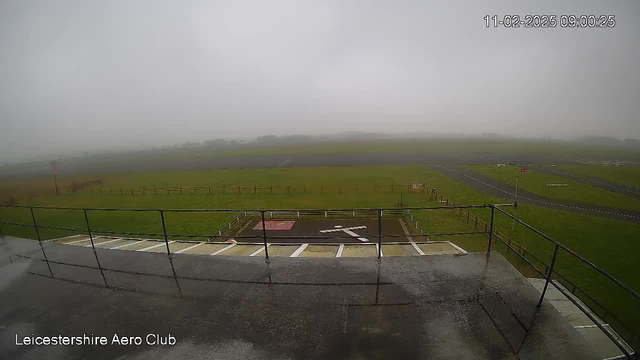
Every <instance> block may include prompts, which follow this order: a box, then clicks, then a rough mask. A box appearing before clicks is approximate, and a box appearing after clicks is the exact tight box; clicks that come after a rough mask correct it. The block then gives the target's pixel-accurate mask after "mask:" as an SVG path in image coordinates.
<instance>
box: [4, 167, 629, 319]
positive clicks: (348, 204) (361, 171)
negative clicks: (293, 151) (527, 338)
mask: <svg viewBox="0 0 640 360" xmlns="http://www.w3.org/2000/svg"><path fill="white" fill-rule="evenodd" d="M529 174H531V173H528V174H527V175H529ZM81 180H82V181H86V180H101V181H103V183H102V184H101V185H100V186H102V187H106V188H108V187H113V188H119V187H171V186H191V185H201V186H204V185H207V184H224V183H233V184H247V185H277V184H282V183H287V184H299V185H302V184H310V185H311V184H315V185H319V184H325V185H339V184H340V185H353V186H356V185H358V186H366V185H372V184H380V185H390V184H392V183H395V184H411V183H425V184H427V185H428V186H429V188H432V187H436V188H437V189H438V191H439V192H440V193H443V194H444V195H445V196H448V197H449V198H450V199H451V200H452V201H454V202H455V203H458V204H483V203H500V202H503V201H502V200H500V199H498V198H493V197H490V196H486V195H483V194H481V193H479V192H477V191H475V190H473V189H471V188H469V187H467V186H466V185H463V184H461V183H459V182H456V181H454V180H452V179H450V178H448V177H446V176H444V175H442V174H440V173H438V172H435V171H434V170H431V169H429V168H427V167H424V166H414V165H394V166H363V167H337V168H319V167H314V168H278V169H256V170H242V169H238V170H212V171H193V172H186V171H174V172H162V173H139V174H113V175H109V176H102V177H82V178H68V179H64V178H61V179H60V181H61V182H62V183H63V184H65V183H66V184H70V183H71V182H73V181H81ZM25 186H27V187H29V188H30V189H33V190H34V191H45V190H46V189H47V188H49V190H48V191H49V192H50V184H47V182H46V181H43V180H41V179H35V180H33V182H25ZM398 199H399V194H398V193H390V192H379V193H372V192H344V193H340V194H339V193H337V192H336V191H334V192H325V193H301V192H296V193H289V194H287V193H274V194H271V193H257V194H253V193H251V192H249V193H243V194H237V193H225V194H220V193H215V194H185V195H179V194H177V195H166V194H162V195H144V196H131V195H103V196H101V195H86V194H85V195H64V196H57V197H56V196H52V195H48V196H38V197H34V198H31V199H29V198H27V197H25V198H21V199H20V202H21V204H23V205H51V206H70V207H116V208H187V209H188V208H233V209H256V208H336V209H340V208H342V209H345V208H353V207H394V206H395V205H396V203H397V202H398ZM403 201H404V205H405V206H434V205H438V203H437V202H436V201H434V200H430V199H429V196H428V195H427V194H425V193H408V194H407V193H404V194H403ZM509 211H510V212H513V209H509ZM516 212H517V216H518V217H519V218H521V219H523V220H524V221H526V222H528V223H530V224H531V225H533V226H535V227H537V228H538V229H540V230H541V231H543V232H544V233H546V234H548V235H550V236H552V237H554V238H555V239H557V240H558V241H560V242H562V243H564V244H566V245H567V246H568V247H570V248H572V249H574V250H575V251H577V252H578V253H580V254H581V255H583V256H585V257H586V258H587V259H589V260H590V261H593V262H594V263H596V264H598V265H599V266H601V267H602V268H603V269H605V270H606V271H608V272H610V273H611V274H613V275H614V276H616V277H617V278H619V279H620V280H622V281H623V282H625V283H627V284H628V285H629V286H631V287H632V288H634V289H636V290H640V278H638V277H637V276H635V272H636V270H637V261H636V260H635V258H634V257H633V256H628V255H629V254H638V253H640V242H638V241H637V238H638V237H637V234H638V233H640V224H633V223H627V222H622V221H617V220H613V219H606V218H600V217H595V216H586V215H580V214H574V213H570V212H566V211H560V210H548V209H541V208H537V207H534V206H527V205H521V206H520V207H519V208H518V209H517V210H516ZM473 213H474V214H476V215H480V216H481V217H482V218H483V219H484V220H488V219H489V216H490V214H489V213H490V211H489V210H483V209H479V210H474V211H473ZM238 214H239V213H233V214H225V215H219V214H209V213H207V214H172V213H169V214H167V215H166V221H167V231H168V232H169V233H174V234H175V233H183V234H214V233H215V232H217V230H218V229H220V228H221V227H222V226H224V225H225V224H227V223H228V222H229V221H230V220H231V219H232V218H233V217H235V216H236V215H238ZM35 215H36V217H37V219H38V222H39V224H40V225H48V226H63V227H77V228H84V226H85V223H84V218H83V215H82V212H79V211H73V210H45V209H38V210H36V211H35ZM89 216H90V221H91V224H92V227H93V229H95V230H117V231H131V232H142V233H161V231H162V228H161V222H160V218H159V214H158V213H144V214H143V213H126V212H104V213H98V212H90V215H89ZM415 216H416V218H417V219H418V222H419V223H420V225H421V226H422V227H423V228H424V230H425V231H427V232H429V233H434V232H435V233H438V232H458V231H473V224H467V223H466V219H465V218H463V217H460V216H457V215H452V213H451V211H448V210H445V211H443V210H438V211H435V210H428V211H427V210H425V211H419V212H416V214H415ZM0 218H2V219H3V221H11V222H24V223H30V221H31V218H30V214H29V212H28V210H25V209H10V208H2V209H0ZM511 227H512V221H511V220H510V219H509V218H507V217H506V216H504V215H500V216H497V217H496V229H497V230H499V231H500V232H502V233H505V234H507V235H508V236H510V237H512V238H513V239H514V240H516V241H517V242H518V243H520V244H522V245H524V246H525V247H526V248H527V251H528V252H530V253H531V254H534V255H535V256H537V257H538V258H540V259H541V260H543V261H545V262H547V263H549V262H550V259H551V255H552V252H553V247H552V246H551V244H550V243H549V242H547V241H546V240H544V239H543V238H541V237H540V236H538V235H536V234H534V233H533V232H531V231H529V230H527V229H525V228H524V227H523V226H521V225H516V226H515V229H514V230H513V231H512V230H511ZM2 230H3V231H4V233H5V234H11V235H17V236H23V237H29V238H35V233H34V231H33V230H32V229H29V228H22V227H17V226H8V225H2ZM42 235H43V237H44V238H54V237H59V236H65V235H71V233H69V232H65V231H60V230H42ZM452 240H453V241H454V242H455V243H456V244H458V245H460V246H462V247H463V248H465V249H467V250H468V251H485V250H486V245H487V242H486V238H484V237H483V236H482V235H476V236H456V237H453V238H452ZM507 256H509V258H510V260H512V261H513V262H514V264H517V265H521V264H520V263H519V262H518V260H517V259H516V258H515V257H513V256H510V255H507ZM557 266H558V267H557V268H558V271H560V272H561V273H562V274H563V275H565V276H566V277H567V278H569V279H570V280H571V281H573V282H575V283H576V284H578V285H579V286H580V287H581V288H583V289H584V290H585V291H587V292H588V293H589V294H591V295H593V296H594V297H595V298H596V299H597V300H598V301H599V302H601V303H603V304H606V305H607V306H608V307H609V308H611V309H617V310H614V311H619V312H618V314H624V316H626V317H628V318H631V319H632V321H633V323H634V324H637V327H638V328H640V315H631V314H629V313H627V312H623V311H624V309H631V308H633V306H637V305H638V304H634V303H632V302H630V301H629V298H628V297H626V296H623V295H621V294H620V292H619V291H618V289H616V288H610V287H609V285H608V283H607V282H605V281H603V280H602V278H599V277H598V276H597V274H596V273H595V272H594V271H592V270H589V269H588V268H585V267H584V266H583V265H581V264H580V263H577V262H576V261H574V260H572V259H571V258H569V257H567V256H566V255H564V254H560V257H559V261H558V264H557ZM519 267H521V266H519ZM523 272H525V273H526V271H523ZM526 274H527V275H530V273H526Z"/></svg>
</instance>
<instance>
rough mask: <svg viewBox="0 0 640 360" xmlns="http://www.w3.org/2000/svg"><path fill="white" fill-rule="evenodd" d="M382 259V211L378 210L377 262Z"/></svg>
mask: <svg viewBox="0 0 640 360" xmlns="http://www.w3.org/2000/svg"><path fill="white" fill-rule="evenodd" d="M380 258H382V210H378V260H380Z"/></svg>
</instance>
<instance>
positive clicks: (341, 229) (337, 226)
mask: <svg viewBox="0 0 640 360" xmlns="http://www.w3.org/2000/svg"><path fill="white" fill-rule="evenodd" d="M366 228H367V227H366V226H353V227H348V228H343V227H342V225H336V226H335V229H331V230H320V232H321V233H323V234H326V233H331V232H338V231H342V232H345V233H347V234H349V235H351V236H353V237H354V238H358V240H360V241H362V242H369V239H367V238H364V237H360V235H358V234H356V233H354V232H353V231H351V230H358V229H366Z"/></svg>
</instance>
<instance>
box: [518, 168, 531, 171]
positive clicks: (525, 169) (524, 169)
mask: <svg viewBox="0 0 640 360" xmlns="http://www.w3.org/2000/svg"><path fill="white" fill-rule="evenodd" d="M527 171H529V169H527V168H522V169H520V172H527Z"/></svg>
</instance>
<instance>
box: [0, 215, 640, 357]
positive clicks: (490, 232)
mask: <svg viewBox="0 0 640 360" xmlns="http://www.w3.org/2000/svg"><path fill="white" fill-rule="evenodd" d="M513 205H514V204H485V205H454V204H451V205H449V206H435V207H405V208H358V209H273V210H269V209H246V210H245V209H242V210H240V209H139V208H130V209H124V208H74V207H52V206H21V205H2V207H7V208H23V209H28V210H29V212H30V217H31V220H32V222H31V223H30V224H24V223H14V222H8V221H0V224H6V225H12V226H25V227H31V228H33V229H34V230H35V233H36V237H37V240H38V242H39V244H40V249H41V251H42V254H43V257H44V260H45V261H46V262H47V265H48V266H49V260H48V258H47V254H46V251H45V248H44V246H43V245H42V243H43V239H42V237H41V234H40V229H52V230H65V231H75V232H86V233H87V234H88V236H89V240H90V243H91V248H92V249H93V253H94V255H95V259H96V263H97V265H98V267H99V268H100V272H101V274H102V275H103V278H104V273H103V269H102V266H101V264H100V260H99V257H98V254H97V252H96V246H95V243H94V235H96V234H123V235H136V236H156V237H159V238H161V239H162V240H163V241H164V243H165V246H166V252H167V255H168V257H169V260H171V258H172V252H171V249H170V246H169V238H170V237H171V238H174V237H187V238H212V237H219V238H223V239H225V238H227V239H228V238H234V239H247V238H259V239H261V240H262V241H261V242H260V243H261V244H262V245H263V246H264V258H265V261H267V262H269V245H270V244H269V240H297V241H304V242H307V240H323V239H353V238H352V237H351V236H335V235H332V236H315V235H313V236H309V235H298V236H281V235H277V236H274V235H268V234H267V229H266V222H265V220H266V219H267V218H273V217H276V218H277V217H285V216H289V217H298V218H299V217H300V216H301V214H303V215H308V216H317V217H328V216H329V215H332V216H342V217H348V216H354V217H355V216H365V217H366V216H369V217H371V218H375V219H377V225H378V226H377V233H376V235H375V237H376V240H377V241H376V245H377V259H378V260H380V259H381V257H382V246H383V242H382V239H383V237H384V238H385V239H386V238H399V237H402V238H407V237H408V236H410V237H436V236H450V235H474V234H485V235H487V236H488V241H487V255H490V254H491V247H492V244H493V243H494V242H495V240H498V241H500V242H501V243H503V244H504V245H505V246H506V247H507V249H511V250H513V252H514V253H515V254H516V255H517V256H519V257H520V259H522V260H523V261H524V262H525V263H527V264H528V265H530V266H531V267H532V268H533V269H534V270H535V271H536V272H537V273H538V274H539V275H540V276H542V277H544V278H545V284H544V287H543V289H542V293H541V296H540V299H539V301H538V304H537V306H538V307H540V306H542V304H543V300H544V298H545V294H546V292H547V289H548V286H549V285H550V284H551V285H552V286H554V287H555V288H557V289H558V291H560V292H561V293H563V294H565V295H566V296H567V298H568V299H569V300H570V301H571V302H572V303H574V305H576V306H577V307H578V308H579V309H581V310H582V311H583V312H584V313H585V314H586V316H587V317H589V318H590V319H591V320H592V321H593V322H594V324H595V325H596V326H597V327H598V328H600V330H601V331H603V332H604V333H605V335H606V336H607V337H608V338H609V339H611V341H613V342H614V344H615V345H616V346H617V347H618V348H619V349H620V351H622V353H624V355H625V356H627V357H628V358H630V359H631V358H634V359H639V358H640V355H639V354H638V351H637V349H638V346H639V345H638V340H639V337H638V335H637V334H636V332H635V331H634V330H633V329H632V327H631V326H629V325H627V324H625V323H624V322H623V321H621V320H620V319H619V318H617V317H615V316H614V315H613V314H612V313H611V311H609V310H608V309H606V308H605V307H604V306H602V305H601V304H600V303H598V302H597V301H595V300H594V299H593V297H591V296H589V295H587V293H586V292H585V291H583V290H581V289H579V288H578V287H577V286H576V285H575V284H573V283H572V282H570V281H569V280H568V279H567V278H566V277H565V276H563V275H561V274H560V273H559V272H558V271H557V269H556V267H557V260H558V254H559V252H560V251H562V252H563V253H564V254H568V255H570V256H571V257H573V258H575V259H577V260H578V261H579V262H581V263H583V264H585V265H587V266H588V267H589V268H591V269H593V270H594V271H596V272H597V273H599V274H600V275H602V276H603V277H604V278H605V279H607V281H609V282H610V283H611V284H614V285H615V286H617V287H618V288H620V289H622V290H623V291H624V292H625V293H626V294H627V295H628V296H629V297H630V298H631V299H633V300H634V301H640V295H639V294H638V293H637V292H636V291H634V290H633V289H631V288H630V287H629V286H627V285H626V284H624V283H623V282H621V281H620V280H618V279H616V278H615V277H614V276H612V275H610V274H609V273H607V272H606V271H604V270H603V269H602V268H600V267H598V266H597V265H595V264H593V263H592V262H590V261H589V260H587V259H586V258H584V257H583V256H581V255H579V254H578V253H576V252H575V251H573V250H571V249H570V248H568V247H567V246H565V245H563V244H561V243H560V242H558V241H556V240H554V239H553V238H551V237H549V236H548V235H546V234H544V233H543V232H541V231H539V230H538V229H536V228H534V227H533V226H531V225H529V224H527V223H525V222H524V221H522V220H520V219H518V218H516V217H515V216H513V215H512V214H509V213H508V212H506V211H504V210H503V209H502V207H506V206H513ZM34 209H50V210H72V211H78V212H82V213H83V217H84V222H85V226H86V228H84V229H80V228H68V227H60V226H47V225H39V224H38V222H37V219H36V216H35V213H34ZM462 209H465V210H466V211H467V214H468V211H469V209H490V210H491V220H490V222H489V224H485V229H481V230H482V231H469V232H455V233H433V234H425V233H424V231H423V230H422V228H420V230H421V231H420V233H418V234H410V235H408V234H402V235H393V234H383V232H382V219H383V216H384V215H385V214H387V215H393V216H398V215H400V216H408V217H409V218H410V219H411V220H412V221H413V222H415V224H416V226H417V227H418V226H419V225H418V224H417V220H416V219H415V217H414V215H413V214H412V212H415V211H420V210H444V211H446V210H449V211H453V212H455V211H456V210H458V211H462ZM99 211H104V212H146V213H149V212H152V213H157V214H158V215H159V223H160V224H161V225H162V233H143V232H123V231H106V230H100V231H96V230H92V228H91V224H90V221H89V216H88V213H89V212H99ZM496 211H498V213H500V214H503V215H506V216H508V217H509V218H511V219H513V220H514V221H516V222H518V223H519V224H521V225H523V226H524V227H526V228H527V229H529V230H531V231H533V232H534V233H536V234H538V235H539V236H541V237H543V238H544V239H545V240H547V241H549V242H550V243H551V244H553V246H554V250H553V255H552V257H551V259H550V263H549V264H546V263H545V262H544V261H542V260H540V259H538V258H537V257H535V256H533V255H532V254H530V253H529V252H522V251H518V249H517V248H516V247H514V245H513V243H511V242H510V241H506V240H505V238H503V237H499V236H497V233H496V232H495V231H494V220H495V217H496ZM238 212H241V213H242V214H241V215H240V216H238V217H236V219H235V220H234V221H233V222H234V223H237V222H239V221H240V220H241V219H242V218H244V217H247V216H248V215H247V214H254V215H256V216H258V217H259V218H260V223H261V224H262V229H261V236H258V237H256V235H224V234H223V233H224V231H219V232H218V233H217V234H214V235H211V234H174V233H170V232H169V231H168V230H167V225H166V221H165V214H166V213H238ZM476 219H477V218H476ZM232 225H233V224H232V223H229V225H227V227H226V228H225V230H228V229H230V228H231V227H232ZM476 229H477V226H476ZM0 235H2V237H4V233H3V232H2V229H0ZM494 238H495V240H494ZM385 243H386V244H391V243H389V242H385ZM531 259H533V260H535V261H536V262H537V263H538V266H536V265H534V264H533V263H532V261H531ZM540 264H541V265H543V266H544V270H541V269H540V268H539V265H540ZM49 272H51V267H50V266H49ZM51 275H52V276H53V273H52V272H51ZM554 276H556V277H557V278H558V279H559V281H560V283H558V282H556V281H553V278H554ZM105 283H106V280H105ZM562 283H564V284H567V285H568V287H566V288H565V287H564V286H562V285H561V284H562ZM568 288H571V289H572V290H570V292H571V293H572V294H573V295H574V296H575V297H577V298H584V299H587V300H589V302H591V303H593V304H596V305H597V306H599V307H600V308H601V309H604V310H605V315H604V317H606V316H609V317H611V318H612V319H615V321H616V325H615V326H614V330H616V331H620V330H622V331H624V333H623V335H622V336H621V337H622V339H623V341H621V340H620V339H619V338H618V337H617V336H616V335H618V334H617V333H613V332H612V331H610V329H609V328H607V327H606V326H604V325H603V324H601V322H600V321H599V319H597V318H596V316H594V315H593V314H591V313H590V311H589V310H590V309H591V310H593V309H592V308H590V309H588V308H587V307H589V306H588V305H585V304H584V303H581V302H580V301H576V299H574V297H572V296H570V295H569V294H566V292H567V289H568ZM584 299H583V300H584ZM638 304H639V305H640V302H639V303H638ZM638 308H640V306H639V307H638ZM632 310H634V309H632ZM632 310H630V311H632ZM594 312H595V311H594ZM596 314H597V313H596Z"/></svg>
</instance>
